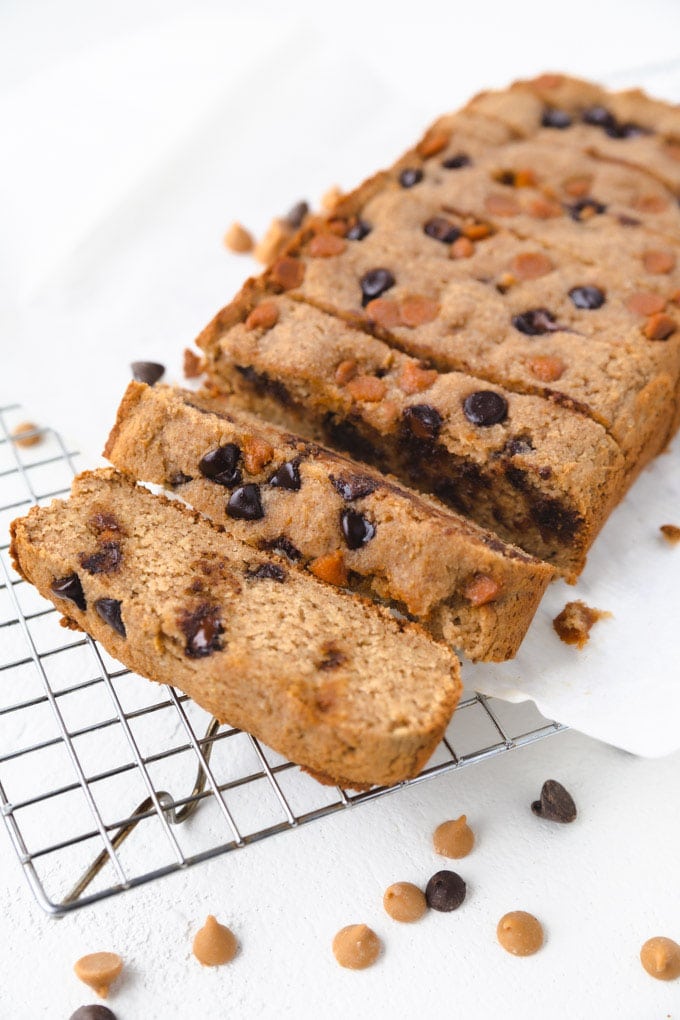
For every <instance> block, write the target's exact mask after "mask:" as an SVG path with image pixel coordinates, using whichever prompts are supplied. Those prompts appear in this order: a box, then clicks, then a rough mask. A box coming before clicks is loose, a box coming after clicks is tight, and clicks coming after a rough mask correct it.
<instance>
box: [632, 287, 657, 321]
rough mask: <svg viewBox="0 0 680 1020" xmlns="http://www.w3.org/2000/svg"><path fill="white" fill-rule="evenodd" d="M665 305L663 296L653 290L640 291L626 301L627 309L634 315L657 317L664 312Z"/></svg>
mask: <svg viewBox="0 0 680 1020" xmlns="http://www.w3.org/2000/svg"><path fill="white" fill-rule="evenodd" d="M665 304H666V302H665V301H664V299H663V298H662V297H661V295H660V294H655V293H654V291H651V290H638V291H636V292H635V294H631V295H630V297H629V298H628V299H627V300H626V308H627V309H628V311H629V312H631V314H632V315H655V314H656V313H657V312H661V311H663V308H664V305H665Z"/></svg>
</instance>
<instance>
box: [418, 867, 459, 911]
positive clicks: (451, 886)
mask: <svg viewBox="0 0 680 1020" xmlns="http://www.w3.org/2000/svg"><path fill="white" fill-rule="evenodd" d="M466 891H467V889H466V886H465V882H464V881H463V879H462V878H461V877H460V875H458V874H456V872H455V871H438V872H437V873H436V874H435V875H433V876H432V878H431V879H430V881H429V882H428V883H427V887H426V889H425V899H426V900H427V905H428V907H432V909H433V910H442V911H450V910H457V909H458V907H459V906H460V905H461V903H462V902H463V900H464V899H465V893H466Z"/></svg>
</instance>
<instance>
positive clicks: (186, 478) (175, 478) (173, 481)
mask: <svg viewBox="0 0 680 1020" xmlns="http://www.w3.org/2000/svg"><path fill="white" fill-rule="evenodd" d="M187 482H193V478H192V477H191V475H185V474H184V472H183V471H175V473H174V474H172V475H170V477H169V478H168V485H169V486H170V487H171V488H173V489H177V488H178V487H179V486H180V485H186V484H187Z"/></svg>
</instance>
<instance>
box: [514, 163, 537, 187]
mask: <svg viewBox="0 0 680 1020" xmlns="http://www.w3.org/2000/svg"><path fill="white" fill-rule="evenodd" d="M512 183H513V184H514V186H515V187H516V188H533V187H534V186H535V184H536V174H535V173H534V171H533V170H530V169H528V168H525V169H524V170H516V171H515V177H514V180H513V182H512Z"/></svg>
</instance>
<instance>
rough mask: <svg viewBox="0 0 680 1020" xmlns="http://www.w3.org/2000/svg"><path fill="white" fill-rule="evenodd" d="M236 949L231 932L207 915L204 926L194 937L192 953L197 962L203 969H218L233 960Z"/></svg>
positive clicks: (210, 915)
mask: <svg viewBox="0 0 680 1020" xmlns="http://www.w3.org/2000/svg"><path fill="white" fill-rule="evenodd" d="M237 949H238V942H237V941H236V936H235V935H234V933H233V931H231V929H229V928H227V927H226V926H225V925H223V924H220V923H219V921H218V920H217V919H216V918H215V917H213V915H212V914H208V916H207V917H206V919H205V924H204V925H203V927H202V928H199V929H198V931H197V932H196V934H195V936H194V943H193V946H192V952H193V954H194V956H195V957H196V959H197V960H198V962H199V963H201V964H203V966H204V967H219V966H220V964H223V963H229V962H230V961H231V960H233V959H234V957H235V956H236V951H237Z"/></svg>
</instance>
